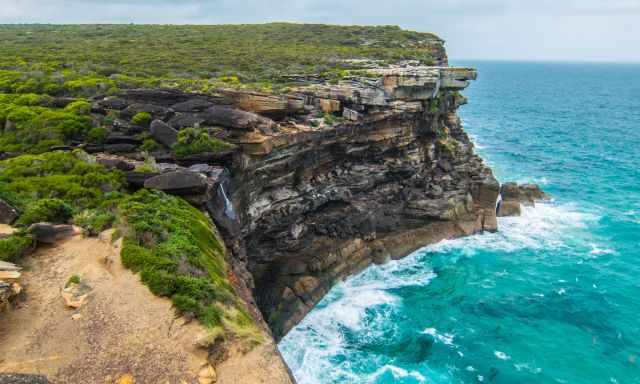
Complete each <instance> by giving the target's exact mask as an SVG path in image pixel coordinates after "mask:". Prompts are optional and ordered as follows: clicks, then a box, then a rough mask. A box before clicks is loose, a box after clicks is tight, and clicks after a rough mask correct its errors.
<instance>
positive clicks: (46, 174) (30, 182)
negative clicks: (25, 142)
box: [0, 152, 125, 213]
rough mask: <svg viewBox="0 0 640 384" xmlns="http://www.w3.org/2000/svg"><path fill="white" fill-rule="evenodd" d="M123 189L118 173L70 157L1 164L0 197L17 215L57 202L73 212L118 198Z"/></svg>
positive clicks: (51, 155)
mask: <svg viewBox="0 0 640 384" xmlns="http://www.w3.org/2000/svg"><path fill="white" fill-rule="evenodd" d="M124 185H125V181H124V175H123V174H122V172H120V171H115V170H107V169H105V168H104V167H103V166H101V165H99V164H90V163H88V162H85V161H83V160H81V159H79V158H78V157H76V156H75V155H74V154H72V153H68V152H50V153H45V154H42V155H22V156H18V157H14V158H11V159H8V160H3V161H0V196H3V197H8V198H9V200H10V203H11V204H13V205H14V206H15V207H16V208H17V209H18V210H19V211H22V212H24V211H26V209H27V208H28V207H29V206H31V205H33V204H34V203H35V202H37V201H38V200H40V199H60V200H62V201H64V202H65V203H66V204H68V205H69V206H71V207H73V208H74V209H75V210H76V212H78V213H79V212H81V211H83V210H84V209H91V208H97V207H98V206H99V205H101V204H103V203H104V202H105V201H107V200H109V199H112V198H117V195H116V196H112V195H113V193H114V192H117V191H119V190H121V189H122V188H123V187H124Z"/></svg>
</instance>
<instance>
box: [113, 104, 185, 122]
mask: <svg viewBox="0 0 640 384" xmlns="http://www.w3.org/2000/svg"><path fill="white" fill-rule="evenodd" d="M140 112H147V113H149V114H150V115H151V116H153V117H155V118H160V119H164V118H167V117H170V116H171V115H172V114H173V111H172V110H171V109H169V108H167V107H163V106H160V105H154V104H144V103H134V104H131V105H129V106H128V107H127V108H125V109H124V110H123V111H122V112H121V114H122V116H125V117H128V118H131V117H133V116H134V115H135V114H137V113H140Z"/></svg>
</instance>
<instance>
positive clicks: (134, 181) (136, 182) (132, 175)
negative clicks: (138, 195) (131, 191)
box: [124, 171, 159, 188]
mask: <svg viewBox="0 0 640 384" xmlns="http://www.w3.org/2000/svg"><path fill="white" fill-rule="evenodd" d="M158 175H159V173H157V172H135V171H133V172H127V173H125V175H124V176H125V178H126V179H127V183H129V185H130V186H132V187H134V188H142V187H144V183H145V182H146V181H147V180H148V179H151V178H152V177H155V176H158Z"/></svg>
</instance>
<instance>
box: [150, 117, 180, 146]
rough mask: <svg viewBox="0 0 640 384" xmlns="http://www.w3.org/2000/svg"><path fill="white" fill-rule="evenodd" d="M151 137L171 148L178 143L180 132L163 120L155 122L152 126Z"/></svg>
mask: <svg viewBox="0 0 640 384" xmlns="http://www.w3.org/2000/svg"><path fill="white" fill-rule="evenodd" d="M150 130H151V137H153V138H154V139H155V140H156V141H157V142H159V143H161V144H162V145H164V146H165V147H168V148H171V146H172V145H173V144H175V143H176V142H177V141H178V131H176V130H175V129H173V128H171V126H169V124H167V123H165V122H164V121H162V120H153V121H152V122H151V126H150Z"/></svg>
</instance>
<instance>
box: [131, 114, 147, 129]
mask: <svg viewBox="0 0 640 384" xmlns="http://www.w3.org/2000/svg"><path fill="white" fill-rule="evenodd" d="M131 122H132V123H133V124H135V125H140V126H142V127H146V126H148V125H149V123H151V114H150V113H149V112H138V113H136V114H135V115H134V116H133V117H132V118H131Z"/></svg>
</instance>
